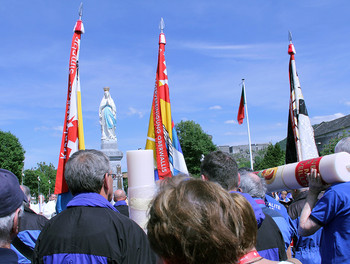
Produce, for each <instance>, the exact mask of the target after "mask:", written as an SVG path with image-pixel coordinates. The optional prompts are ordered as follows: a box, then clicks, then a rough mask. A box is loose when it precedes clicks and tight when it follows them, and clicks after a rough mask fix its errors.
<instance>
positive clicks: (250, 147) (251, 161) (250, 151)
mask: <svg viewBox="0 0 350 264" xmlns="http://www.w3.org/2000/svg"><path fill="white" fill-rule="evenodd" d="M242 83H243V90H244V102H245V108H246V113H247V128H248V141H249V155H250V168H251V169H252V170H253V154H252V142H251V139H250V128H249V116H248V103H247V97H246V92H245V85H244V79H242Z"/></svg>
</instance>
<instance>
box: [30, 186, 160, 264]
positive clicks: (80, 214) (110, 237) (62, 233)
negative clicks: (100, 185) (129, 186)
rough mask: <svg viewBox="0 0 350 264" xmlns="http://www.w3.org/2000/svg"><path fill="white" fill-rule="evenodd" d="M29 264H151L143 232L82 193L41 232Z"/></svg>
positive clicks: (108, 206)
mask: <svg viewBox="0 0 350 264" xmlns="http://www.w3.org/2000/svg"><path fill="white" fill-rule="evenodd" d="M33 263H119V264H122V263H130V264H131V263H135V264H136V263H145V264H147V263H155V255H154V253H153V252H152V251H151V249H150V247H149V243H148V240H147V237H146V234H145V233H144V231H143V230H142V229H141V228H140V227H139V226H138V225H137V224H136V223H135V222H134V221H132V220H130V219H129V218H127V217H125V216H124V215H122V214H120V213H119V212H118V211H117V210H116V209H115V208H114V207H113V206H112V205H111V204H110V203H109V202H108V201H107V200H106V199H105V198H104V197H103V196H101V195H99V194H97V193H82V194H78V195H77V196H75V197H74V198H73V199H72V200H71V201H70V202H69V203H68V205H67V209H66V210H64V211H62V212H61V213H59V214H58V215H57V216H55V217H54V218H52V219H51V220H50V221H49V222H48V223H47V225H46V226H45V228H44V229H43V230H42V232H41V234H40V236H39V238H38V241H37V244H36V247H35V250H34V261H33Z"/></svg>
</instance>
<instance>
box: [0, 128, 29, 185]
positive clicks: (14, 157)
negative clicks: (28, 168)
mask: <svg viewBox="0 0 350 264" xmlns="http://www.w3.org/2000/svg"><path fill="white" fill-rule="evenodd" d="M24 153H25V151H24V149H23V147H22V145H21V143H20V142H19V140H18V138H17V137H16V136H15V135H13V134H11V133H10V132H3V131H0V168H2V169H6V170H9V171H11V172H12V173H13V174H15V175H16V176H17V178H18V180H19V182H21V180H22V170H23V165H24Z"/></svg>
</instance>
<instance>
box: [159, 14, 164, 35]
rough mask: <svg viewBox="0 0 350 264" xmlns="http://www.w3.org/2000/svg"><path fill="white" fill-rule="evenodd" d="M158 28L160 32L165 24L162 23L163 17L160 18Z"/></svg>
mask: <svg viewBox="0 0 350 264" xmlns="http://www.w3.org/2000/svg"><path fill="white" fill-rule="evenodd" d="M159 28H160V32H161V33H163V30H164V28H165V24H164V19H163V18H162V17H161V18H160V23H159Z"/></svg>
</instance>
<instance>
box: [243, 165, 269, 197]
mask: <svg viewBox="0 0 350 264" xmlns="http://www.w3.org/2000/svg"><path fill="white" fill-rule="evenodd" d="M238 172H239V174H240V175H241V183H240V185H239V188H241V190H242V192H244V193H248V194H249V195H250V196H252V197H255V198H262V199H263V198H265V194H266V191H267V187H266V182H265V180H264V179H262V178H260V177H259V176H257V175H255V174H254V172H253V171H252V170H251V169H247V168H240V169H239V170H238ZM250 174H254V175H255V176H256V177H253V175H252V176H251V175H250Z"/></svg>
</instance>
